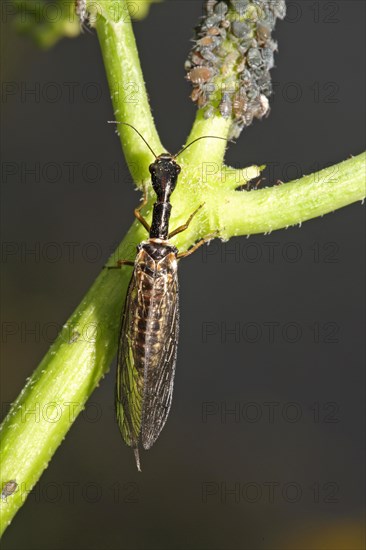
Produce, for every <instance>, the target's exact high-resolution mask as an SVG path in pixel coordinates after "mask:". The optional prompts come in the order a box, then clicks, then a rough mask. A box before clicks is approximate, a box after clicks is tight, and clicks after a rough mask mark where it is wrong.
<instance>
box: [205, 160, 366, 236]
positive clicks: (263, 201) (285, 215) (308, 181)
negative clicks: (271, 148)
mask: <svg viewBox="0 0 366 550" xmlns="http://www.w3.org/2000/svg"><path fill="white" fill-rule="evenodd" d="M365 163H366V153H362V154H360V155H357V156H355V157H352V158H350V159H348V160H346V161H344V162H341V163H339V164H336V165H335V166H330V167H328V168H325V169H324V170H321V171H320V172H317V173H314V174H310V175H308V176H304V177H302V178H301V179H299V180H295V181H292V182H290V183H286V184H282V185H277V186H274V187H268V188H265V189H261V190H254V191H251V192H249V193H248V192H238V191H230V192H225V190H220V189H218V190H217V195H216V196H215V198H214V200H211V201H210V203H209V204H208V208H209V209H210V208H214V204H216V205H217V204H219V203H220V194H221V196H222V198H221V207H220V208H216V214H217V218H216V219H217V224H218V227H221V228H223V229H222V236H223V237H224V238H229V237H233V236H235V235H253V234H255V233H267V232H270V231H274V230H275V229H282V228H284V227H287V226H290V225H294V224H300V223H302V222H304V221H306V220H310V219H312V218H316V217H318V216H323V215H324V214H327V213H328V212H332V211H334V210H337V209H338V208H342V207H343V206H346V205H348V204H351V203H352V202H355V201H359V200H363V199H364V197H365V165H366V164H365ZM207 200H208V201H209V200H210V198H209V197H208V198H207ZM213 203H214V204H213Z"/></svg>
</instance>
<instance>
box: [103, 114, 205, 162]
mask: <svg viewBox="0 0 366 550" xmlns="http://www.w3.org/2000/svg"><path fill="white" fill-rule="evenodd" d="M107 122H108V124H124V125H125V126H129V127H130V128H132V129H133V130H135V132H136V134H138V135H139V136H140V138H141V139H142V140H143V141H144V142H145V144H146V145H147V146H148V148H149V149H150V151H151V152H152V154H153V155H154V157H155V158H157V155H155V153H154V151H153V150H152V148H151V147H150V145H149V144H148V142H147V141H146V139H145V138H144V136H143V135H142V134H140V132H139V131H138V130H137V129H136V128H135V127H134V126H132V124H128V122H119V121H118V120H108V121H107ZM198 139H199V138H198Z"/></svg>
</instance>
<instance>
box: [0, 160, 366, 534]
mask: <svg viewBox="0 0 366 550" xmlns="http://www.w3.org/2000/svg"><path fill="white" fill-rule="evenodd" d="M365 158H366V155H365V154H362V155H358V156H357V157H354V158H352V159H349V160H347V161H345V162H342V163H340V164H338V165H336V166H335V167H331V168H327V169H325V170H322V171H321V172H319V173H317V174H313V175H311V176H305V177H304V178H301V179H300V180H297V181H295V182H292V183H288V184H284V185H282V186H278V187H275V188H268V189H263V190H261V191H252V192H250V193H246V192H235V191H227V190H226V192H225V190H224V189H222V190H220V192H219V193H218V194H217V195H215V197H212V194H211V193H210V190H209V189H208V191H207V195H206V197H205V199H206V202H207V204H208V205H209V208H208V210H209V212H210V217H209V218H208V219H206V220H205V221H204V224H203V226H202V220H201V219H200V216H199V215H197V216H196V217H195V218H194V219H193V221H192V224H191V226H192V229H191V231H186V232H184V233H181V234H179V235H177V237H175V238H174V239H175V243H176V244H177V246H178V247H179V248H180V249H181V250H185V249H187V248H188V247H189V246H190V245H191V244H192V243H193V242H194V240H196V239H197V238H198V237H199V236H202V234H204V233H206V234H207V233H210V232H213V231H215V230H216V229H217V228H218V227H221V231H222V233H223V234H224V236H225V237H232V236H233V235H242V234H249V233H259V232H261V233H262V232H266V231H269V230H272V229H279V228H281V227H286V226H287V225H289V224H293V223H299V222H300V221H303V220H305V219H310V218H313V217H316V216H319V215H322V214H325V213H326V212H330V211H332V210H334V209H335V208H340V207H342V206H345V205H347V204H351V203H352V202H355V201H358V200H362V199H363V198H364V196H365ZM188 171H189V170H188ZM334 174H337V177H336V178H335V179H334V180H333V181H332V179H331V177H330V176H331V175H333V176H334ZM224 197H225V200H224V201H223V198H224ZM240 207H242V210H240ZM191 213H192V210H191V207H190V205H187V204H186V207H185V209H184V210H182V215H183V217H184V218H185V219H187V218H188V216H189V214H191ZM218 223H220V225H217V224H218ZM221 224H223V225H221ZM145 237H146V232H145V231H144V229H143V228H142V227H141V226H140V225H139V224H137V223H136V222H135V223H134V224H133V225H132V227H131V229H130V231H129V232H128V234H127V235H126V238H125V239H124V241H123V242H122V243H121V245H120V247H119V248H118V249H117V251H116V253H115V254H114V255H113V259H112V263H114V262H115V261H116V259H118V258H127V259H133V257H134V254H135V252H134V246H135V245H136V244H137V243H138V242H140V241H141V240H142V239H144V238H145ZM187 261H188V260H187ZM130 276H131V268H130V267H124V268H123V269H121V271H118V270H112V271H107V270H104V271H103V272H102V273H101V275H100V276H99V277H98V278H97V280H96V282H95V283H94V285H93V286H92V287H91V289H90V291H89V292H88V293H87V295H86V296H85V297H84V299H83V300H82V302H81V304H80V306H79V307H78V308H77V310H76V311H75V312H74V314H73V315H72V316H71V317H70V319H69V320H68V322H67V323H66V324H65V327H64V329H63V331H62V332H61V334H60V335H59V337H58V338H57V340H56V341H55V343H54V344H53V346H52V347H51V349H50V350H49V352H48V353H47V355H46V356H45V358H44V359H43V361H42V362H41V364H40V365H39V367H38V369H37V370H36V371H35V372H34V374H33V375H32V377H31V378H30V379H29V381H28V383H27V384H26V386H25V388H24V389H23V391H22V392H21V394H20V395H19V397H18V399H17V400H16V402H15V403H14V404H13V406H12V408H11V411H10V412H9V414H8V416H7V418H6V419H5V421H4V423H3V425H2V434H1V436H2V437H1V447H0V451H1V463H2V467H1V482H2V483H5V482H6V481H9V480H11V479H15V480H16V481H17V483H18V484H19V490H18V491H17V492H16V493H14V494H13V495H12V496H11V497H9V498H8V501H7V502H6V503H3V502H2V503H1V506H0V531H1V532H3V531H4V530H5V528H6V527H7V525H8V524H9V523H10V521H11V519H12V517H13V516H14V515H15V513H16V512H17V510H18V509H19V508H20V506H21V505H22V504H23V503H24V501H25V499H26V497H27V494H28V492H29V491H30V490H31V489H32V487H33V486H34V484H35V483H36V482H37V480H38V479H39V477H40V476H41V474H42V472H43V470H44V469H45V468H46V467H47V464H48V462H49V460H50V459H51V457H52V455H53V454H54V452H55V451H56V449H57V447H58V445H59V444H60V443H61V442H62V440H63V438H64V437H65V435H66V434H67V432H68V430H69V429H70V427H71V425H72V423H73V421H74V420H75V418H76V416H77V414H78V413H79V412H80V411H81V410H82V408H83V407H84V404H85V402H86V400H87V399H88V397H89V396H90V395H91V393H92V392H93V390H94V388H95V387H96V386H97V385H98V383H99V381H100V379H101V378H102V377H103V376H104V374H105V373H106V372H107V370H108V368H109V365H110V362H111V360H112V359H113V357H114V355H115V353H116V348H117V337H118V327H119V322H120V316H121V310H122V306H123V302H124V298H125V294H126V290H127V284H128V280H129V278H130ZM116 437H117V435H116Z"/></svg>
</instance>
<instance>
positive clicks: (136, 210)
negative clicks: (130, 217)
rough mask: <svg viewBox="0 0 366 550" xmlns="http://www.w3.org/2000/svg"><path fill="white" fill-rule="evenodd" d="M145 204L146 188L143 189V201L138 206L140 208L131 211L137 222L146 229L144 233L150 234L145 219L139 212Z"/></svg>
mask: <svg viewBox="0 0 366 550" xmlns="http://www.w3.org/2000/svg"><path fill="white" fill-rule="evenodd" d="M146 204H147V189H146V186H145V187H144V196H143V200H142V203H141V204H140V206H138V207H137V208H135V210H134V211H133V213H134V216H135V218H137V219H138V221H139V222H140V223H141V224H142V225H143V226H144V228H145V229H146V231H147V232H148V233H150V225H149V224H148V222H147V221H146V220H145V218H144V217H143V216H142V214H141V213H140V210H142V208H143V207H144V206H145V205H146Z"/></svg>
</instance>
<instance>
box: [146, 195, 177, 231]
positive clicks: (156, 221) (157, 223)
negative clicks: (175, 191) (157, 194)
mask: <svg viewBox="0 0 366 550" xmlns="http://www.w3.org/2000/svg"><path fill="white" fill-rule="evenodd" d="M171 209H172V205H171V204H170V202H167V201H164V202H156V203H155V204H154V210H153V217H152V224H151V228H150V239H164V240H166V239H167V238H168V235H169V218H170V212H171Z"/></svg>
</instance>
